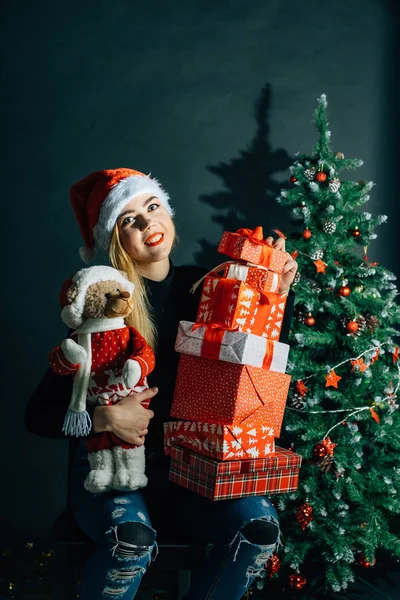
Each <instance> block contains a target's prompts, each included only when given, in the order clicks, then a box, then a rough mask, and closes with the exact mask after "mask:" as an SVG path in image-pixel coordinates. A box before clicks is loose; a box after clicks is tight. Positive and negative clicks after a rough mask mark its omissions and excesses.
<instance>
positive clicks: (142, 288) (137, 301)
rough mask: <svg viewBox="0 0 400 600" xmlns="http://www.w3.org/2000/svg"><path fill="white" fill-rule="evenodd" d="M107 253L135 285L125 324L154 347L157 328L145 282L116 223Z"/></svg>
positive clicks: (113, 264)
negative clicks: (132, 304) (120, 235)
mask: <svg viewBox="0 0 400 600" xmlns="http://www.w3.org/2000/svg"><path fill="white" fill-rule="evenodd" d="M108 254H109V257H110V261H111V264H112V266H113V267H114V268H115V269H118V270H119V271H125V273H126V275H127V277H128V279H129V281H131V282H132V283H133V284H134V286H135V289H134V291H133V299H134V309H133V311H132V312H131V314H130V315H128V316H127V317H126V319H125V321H126V323H127V325H131V326H132V327H134V328H135V329H137V330H138V332H139V333H140V334H141V335H142V336H143V337H144V339H145V340H146V342H147V343H148V344H150V346H151V347H152V348H153V349H155V346H156V344H157V328H156V325H155V323H154V322H153V320H152V318H151V305H150V302H149V300H148V297H147V289H146V283H145V281H144V279H143V277H142V276H141V275H140V274H139V271H138V269H137V264H136V262H135V261H134V259H133V258H131V257H130V256H129V254H128V253H127V252H126V250H125V248H124V247H123V245H122V243H121V239H120V237H119V231H118V225H117V224H116V225H115V227H114V230H113V233H112V237H111V244H110V248H109V251H108Z"/></svg>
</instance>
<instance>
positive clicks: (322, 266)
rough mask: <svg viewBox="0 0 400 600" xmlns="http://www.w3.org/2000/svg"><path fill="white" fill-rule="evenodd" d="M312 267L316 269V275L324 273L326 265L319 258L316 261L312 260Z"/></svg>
mask: <svg viewBox="0 0 400 600" xmlns="http://www.w3.org/2000/svg"><path fill="white" fill-rule="evenodd" d="M313 262H314V265H315V266H316V267H317V273H325V270H326V264H325V263H324V261H323V260H321V259H320V258H319V259H318V260H314V261H313Z"/></svg>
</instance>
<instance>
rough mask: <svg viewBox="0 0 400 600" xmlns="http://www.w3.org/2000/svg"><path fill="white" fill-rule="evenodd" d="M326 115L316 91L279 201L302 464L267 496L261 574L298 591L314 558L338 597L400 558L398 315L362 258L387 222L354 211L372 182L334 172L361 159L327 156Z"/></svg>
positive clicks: (388, 281)
mask: <svg viewBox="0 0 400 600" xmlns="http://www.w3.org/2000/svg"><path fill="white" fill-rule="evenodd" d="M326 108H327V101H326V96H325V95H322V96H321V97H320V98H319V100H318V105H317V109H316V111H315V113H314V120H315V125H316V127H317V130H318V132H319V139H318V141H317V143H316V145H315V148H314V150H313V152H312V154H311V155H304V154H298V155H297V159H296V161H295V163H294V164H293V166H292V167H291V169H290V170H291V177H290V182H291V183H290V185H291V187H290V189H284V190H282V192H281V194H280V197H279V198H278V202H279V203H280V204H281V205H283V206H286V207H291V208H292V209H293V212H294V214H295V215H296V218H297V220H298V222H300V225H299V230H298V233H297V234H292V235H291V236H290V237H289V239H288V240H287V249H288V251H289V252H292V253H293V256H295V257H296V260H297V261H298V263H299V276H298V277H297V278H296V285H295V291H296V304H295V316H294V319H293V323H292V330H291V344H292V345H291V350H290V355H289V368H288V373H290V375H291V376H292V385H291V391H290V395H289V399H288V408H287V410H286V413H285V421H284V428H285V433H284V438H285V439H284V441H285V442H286V444H288V443H289V444H290V443H293V449H294V450H295V451H296V452H298V453H299V454H301V455H302V456H303V466H302V470H301V473H300V485H299V489H298V491H297V492H296V493H293V494H290V495H285V496H281V497H276V499H275V502H276V505H277V508H278V511H279V517H280V522H281V527H282V534H283V544H284V546H283V548H282V549H281V550H280V551H279V554H278V556H277V557H274V559H273V560H272V561H270V562H269V564H268V566H267V573H269V574H274V573H276V575H275V577H277V576H278V577H280V578H281V579H282V587H287V586H289V584H290V586H291V587H292V588H295V589H301V588H304V589H306V588H307V583H306V581H305V579H306V578H305V577H304V573H305V572H307V565H309V564H310V563H311V562H312V561H313V560H317V562H318V561H319V565H320V567H321V569H320V571H321V572H322V573H323V580H324V584H326V586H327V587H328V588H330V589H331V590H333V591H336V592H338V591H340V590H343V589H346V588H347V587H348V585H349V584H350V582H352V581H354V578H355V575H357V574H358V575H362V574H363V570H365V569H366V568H368V567H372V566H373V565H374V564H375V562H376V560H377V559H378V560H379V555H380V554H379V553H380V551H381V550H385V551H387V554H386V555H392V556H394V557H397V558H398V557H400V538H399V532H398V530H397V531H396V524H395V518H396V515H399V513H400V414H399V410H398V398H397V395H398V388H399V364H400V361H398V351H399V348H398V347H397V346H396V339H395V337H396V335H398V334H399V331H398V329H397V328H398V324H399V322H400V309H399V306H398V305H397V304H396V296H397V295H398V291H397V288H396V286H395V284H394V283H393V281H394V280H395V279H396V277H395V276H394V275H393V274H392V273H391V272H390V271H389V270H387V269H385V267H384V266H382V265H381V264H379V263H377V262H370V261H369V259H368V256H367V248H368V245H369V243H370V241H371V240H373V239H374V238H376V234H375V233H374V230H375V228H376V227H377V226H378V225H380V224H382V223H383V222H384V221H385V220H386V216H385V215H377V216H374V215H372V214H370V213H369V212H363V211H362V209H361V207H362V206H363V205H365V204H366V203H367V202H368V200H369V194H370V192H371V189H372V187H373V183H372V182H368V181H357V180H356V181H353V180H350V179H347V178H346V177H345V176H343V175H342V173H343V172H345V171H348V170H354V169H356V168H357V167H359V166H360V165H361V164H362V161H361V160H357V159H349V158H346V157H345V156H344V154H343V153H342V152H334V151H332V149H331V140H330V131H329V129H328V122H327V115H326ZM314 572H315V571H314ZM266 577H268V575H266ZM261 583H262V582H261ZM259 587H261V586H259Z"/></svg>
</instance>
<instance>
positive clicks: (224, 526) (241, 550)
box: [70, 444, 279, 600]
mask: <svg viewBox="0 0 400 600" xmlns="http://www.w3.org/2000/svg"><path fill="white" fill-rule="evenodd" d="M88 470H89V465H88V461H87V457H86V456H85V447H84V444H81V448H80V450H79V452H78V456H77V458H76V459H75V464H74V468H73V471H72V474H71V482H70V500H71V506H72V510H73V512H74V515H75V518H76V520H77V522H78V523H79V525H80V527H81V528H82V530H83V531H84V532H85V533H86V534H87V535H88V536H89V537H90V538H91V539H92V540H93V541H94V542H95V551H94V552H93V554H92V555H91V557H90V558H89V560H88V563H87V565H86V568H85V571H84V574H83V579H82V582H81V589H80V600H100V599H101V600H110V599H111V598H112V599H114V600H115V599H118V600H133V598H134V597H135V595H136V592H137V590H138V588H139V585H140V582H141V579H142V577H143V574H144V573H145V572H146V569H147V568H148V566H149V564H150V562H151V561H152V560H155V561H156V557H157V541H156V539H157V533H156V531H159V532H160V535H161V537H162V535H163V533H162V532H163V531H169V532H174V534H175V536H176V537H179V536H180V535H183V536H184V537H185V539H188V538H190V539H191V540H193V541H194V542H201V543H207V544H213V548H212V550H211V552H210V553H209V554H208V557H207V559H206V560H205V562H204V564H202V565H201V566H200V567H199V569H198V570H197V571H193V573H192V578H191V586H190V591H189V592H188V594H187V595H186V597H185V600H219V599H221V598H229V600H239V599H240V598H241V597H242V596H243V594H244V593H245V592H246V590H247V589H248V588H249V587H250V585H251V583H252V581H253V580H254V577H255V576H256V575H257V573H258V572H260V571H261V570H262V569H263V568H264V565H265V563H266V561H267V560H268V558H269V557H270V556H271V554H272V552H273V551H274V549H275V548H276V546H277V544H278V543H279V527H278V518H277V514H276V511H275V509H274V507H273V506H272V504H271V503H270V501H269V500H268V499H267V498H266V497H265V496H254V497H253V496H252V497H248V498H239V499H234V500H221V501H217V502H215V501H212V500H208V499H207V498H204V497H202V496H199V495H198V494H195V493H193V492H190V491H189V490H186V489H185V488H182V487H180V486H177V485H176V484H173V483H171V482H169V481H168V468H166V464H165V463H164V464H163V466H162V468H160V467H156V468H148V469H147V475H148V478H149V484H148V486H147V487H146V488H143V489H141V490H137V491H134V492H107V493H105V494H92V493H90V492H88V491H86V490H85V489H84V487H83V481H84V479H85V477H86V475H87V473H88ZM166 526H167V527H166ZM155 564H156V565H157V562H155Z"/></svg>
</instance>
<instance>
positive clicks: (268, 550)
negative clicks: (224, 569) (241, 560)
mask: <svg viewBox="0 0 400 600" xmlns="http://www.w3.org/2000/svg"><path fill="white" fill-rule="evenodd" d="M256 521H258V522H261V523H268V524H273V525H274V528H276V532H277V538H276V539H275V541H274V542H273V543H269V544H257V543H254V541H250V540H248V539H247V537H246V536H245V534H244V533H243V532H244V531H245V529H246V527H247V526H248V525H249V524H252V523H255V522H256ZM238 539H239V542H238V545H237V548H236V550H235V554H234V557H233V560H234V561H235V560H236V558H237V554H238V552H239V550H240V546H241V545H242V544H249V546H254V547H255V548H259V549H260V552H259V554H258V555H257V557H256V560H255V569H256V570H257V569H258V570H260V568H259V564H261V562H262V561H263V565H264V564H265V562H266V561H267V560H268V559H269V558H270V556H271V554H272V552H273V551H274V550H275V549H276V548H278V547H279V545H280V529H279V525H278V523H277V521H276V519H274V517H272V516H271V517H262V518H259V519H251V520H250V521H249V522H248V523H245V524H244V525H243V526H242V527H241V529H239V531H238V532H237V533H236V535H235V537H234V538H233V540H232V541H231V542H230V543H229V544H228V546H233V545H234V544H235V542H236V541H237V540H238Z"/></svg>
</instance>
